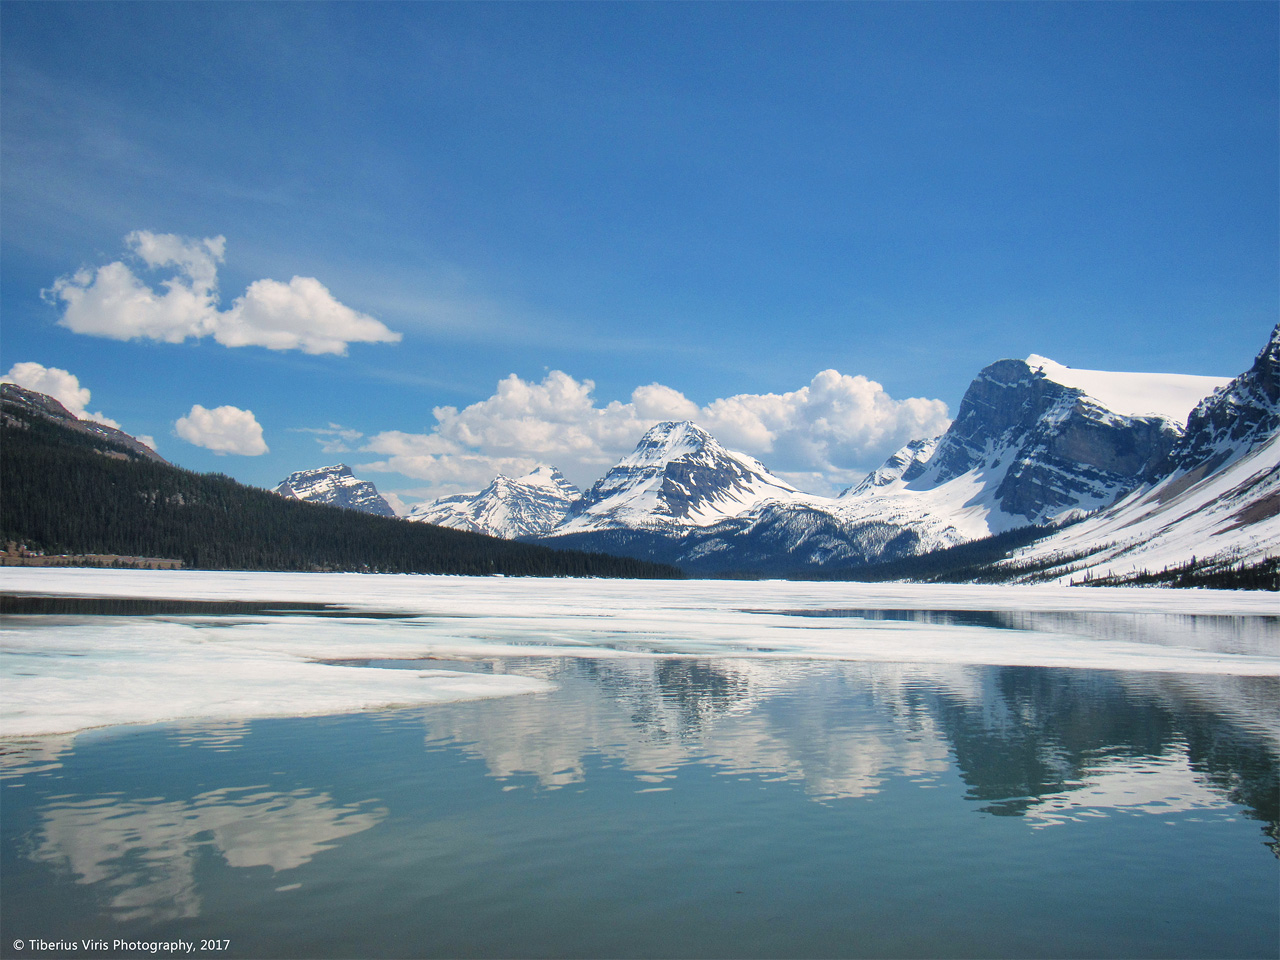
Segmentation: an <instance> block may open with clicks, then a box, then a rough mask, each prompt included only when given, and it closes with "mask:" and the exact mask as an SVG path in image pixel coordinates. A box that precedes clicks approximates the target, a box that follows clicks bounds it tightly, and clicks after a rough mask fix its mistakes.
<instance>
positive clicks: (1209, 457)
mask: <svg viewBox="0 0 1280 960" xmlns="http://www.w3.org/2000/svg"><path fill="white" fill-rule="evenodd" d="M1277 433H1280V324H1277V326H1276V328H1275V329H1274V330H1272V331H1271V339H1270V340H1269V341H1268V343H1267V345H1266V346H1265V347H1263V348H1262V352H1261V353H1259V354H1258V356H1257V358H1256V359H1255V360H1254V361H1253V366H1252V367H1250V368H1249V369H1248V370H1247V371H1245V372H1244V373H1242V374H1241V375H1240V376H1238V377H1236V378H1235V379H1234V380H1232V381H1231V383H1230V384H1228V385H1227V386H1226V387H1225V388H1224V389H1222V390H1219V391H1217V392H1215V393H1214V394H1213V395H1212V396H1208V397H1205V398H1204V399H1203V400H1202V401H1200V403H1199V405H1198V406H1197V407H1196V408H1195V409H1194V410H1192V411H1191V416H1190V417H1189V418H1188V419H1187V429H1186V436H1184V437H1183V439H1182V441H1181V442H1180V443H1179V444H1178V445H1177V447H1176V448H1175V449H1174V450H1173V451H1172V452H1171V455H1170V456H1169V457H1168V458H1167V459H1165V460H1164V461H1162V462H1161V463H1160V464H1158V465H1157V466H1156V468H1155V469H1154V470H1152V471H1151V473H1150V475H1149V479H1152V480H1155V479H1158V478H1160V477H1162V476H1165V475H1167V474H1170V473H1173V472H1174V471H1175V470H1191V469H1194V468H1196V467H1201V466H1207V467H1208V469H1214V468H1215V467H1216V466H1217V465H1220V464H1222V463H1224V462H1226V461H1227V460H1228V459H1229V458H1231V457H1232V456H1233V455H1235V454H1237V453H1240V452H1243V451H1244V450H1246V449H1248V448H1250V447H1252V446H1254V445H1256V444H1258V443H1261V442H1263V441H1265V440H1267V439H1268V438H1270V437H1273V436H1275V435H1276V434H1277Z"/></svg>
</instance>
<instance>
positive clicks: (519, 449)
mask: <svg viewBox="0 0 1280 960" xmlns="http://www.w3.org/2000/svg"><path fill="white" fill-rule="evenodd" d="M594 389H595V384H594V383H592V381H590V380H581V381H579V380H575V379H574V378H573V377H571V376H569V375H568V374H566V373H563V372H561V371H559V370H555V371H552V372H551V373H549V374H547V376H546V377H545V378H543V380H542V382H541V383H535V382H531V381H526V380H522V379H521V378H519V377H517V376H516V375H514V374H512V375H511V376H509V377H507V378H505V379H504V380H502V381H500V382H499V384H498V389H497V391H496V392H495V393H494V394H493V396H491V397H489V398H487V399H485V400H481V401H479V402H478V403H473V404H471V405H470V406H468V407H466V408H464V409H462V410H458V409H457V408H456V407H437V408H436V409H435V410H434V411H433V413H434V415H435V418H436V424H435V426H434V428H433V429H432V430H431V431H430V432H428V433H421V434H411V433H404V432H400V431H387V432H384V433H379V434H377V435H376V436H373V437H371V438H369V440H368V442H367V444H366V445H365V446H364V447H363V448H362V449H364V450H366V451H368V452H371V453H380V454H384V455H386V459H384V460H380V461H377V462H373V463H367V464H362V465H361V469H364V470H383V471H394V472H397V473H402V474H404V475H405V476H409V477H414V478H417V479H421V480H427V481H430V482H432V483H433V484H435V485H436V486H437V488H438V489H439V492H440V493H441V494H443V493H452V492H457V491H460V490H464V489H471V490H473V489H478V488H479V487H482V486H484V485H485V484H486V483H488V481H489V480H491V479H492V478H493V477H494V476H495V475H496V474H498V473H507V474H508V475H514V474H515V473H516V472H525V471H527V470H528V469H531V468H532V466H533V465H535V464H536V463H551V464H554V465H556V466H558V467H560V469H561V470H563V471H564V473H565V475H566V476H567V477H568V478H569V479H570V480H572V481H574V482H575V483H577V484H578V485H579V486H585V485H589V484H590V483H592V482H594V480H596V479H597V478H599V477H600V476H601V475H603V473H604V472H605V471H606V470H607V469H608V468H609V467H610V466H611V465H612V464H613V463H614V462H616V461H617V460H618V459H619V458H620V457H622V456H624V455H625V454H627V453H629V452H630V451H631V449H632V448H633V447H634V446H635V443H636V441H637V440H638V439H639V438H640V436H641V434H643V433H644V431H645V430H647V429H648V428H649V427H651V426H652V425H653V424H654V423H656V422H658V421H660V420H685V419H687V420H693V421H694V422H695V423H698V424H699V425H700V426H702V427H703V428H705V429H706V430H708V431H709V432H710V433H712V434H713V435H714V436H716V437H717V438H718V439H719V440H720V441H721V442H723V443H724V444H725V445H726V446H728V447H730V448H731V449H735V450H740V451H742V452H744V453H748V454H750V455H752V456H755V457H758V458H760V459H762V460H764V461H765V462H766V463H767V464H768V465H769V466H770V468H772V469H773V470H775V471H777V472H778V473H779V475H780V476H783V477H784V478H788V479H791V480H792V482H796V483H797V484H798V485H799V486H801V487H802V489H808V490H811V491H813V492H817V493H835V492H837V491H838V490H839V489H840V488H842V487H844V486H847V485H848V484H849V483H852V482H854V481H856V480H857V479H859V478H860V477H862V476H863V475H864V474H865V473H866V472H867V471H868V470H871V469H874V468H875V467H877V466H879V465H880V463H881V462H883V460H884V459H885V458H886V457H887V456H888V455H889V454H891V453H893V452H894V451H895V450H896V449H898V448H899V447H900V446H902V444H904V443H906V442H907V441H908V440H911V439H915V438H918V437H927V436H935V435H937V434H939V433H941V432H942V431H943V430H945V429H946V427H947V425H948V424H949V422H950V421H949V420H948V418H947V407H946V404H945V403H943V402H942V401H941V400H929V399H925V398H919V397H913V398H910V399H907V400H894V399H893V398H892V397H890V396H889V394H888V393H886V392H885V390H884V388H883V387H882V386H881V385H880V384H878V383H876V382H875V381H873V380H868V379H867V378H866V377H862V376H847V375H845V374H841V373H839V372H838V371H836V370H824V371H822V372H821V373H819V374H817V376H815V377H814V378H813V379H812V381H810V382H809V383H808V384H806V385H805V386H803V387H800V388H799V389H797V390H794V391H791V392H789V393H783V394H772V393H769V394H739V395H737V396H733V397H726V398H723V399H718V400H714V401H712V402H711V403H709V404H707V405H706V406H704V407H699V406H698V405H697V404H696V403H694V402H693V401H691V400H689V399H688V398H687V397H686V396H684V394H682V393H680V392H679V391H678V390H675V389H673V388H671V387H667V386H664V385H663V384H659V383H651V384H648V385H647V386H642V387H637V388H636V389H635V390H634V391H633V392H632V394H631V398H630V401H629V402H627V403H622V402H619V401H613V402H610V403H607V404H605V405H604V406H599V405H598V404H597V403H596V400H595V399H594V397H593V396H592V392H593V390H594Z"/></svg>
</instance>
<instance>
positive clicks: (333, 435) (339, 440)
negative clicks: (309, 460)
mask: <svg viewBox="0 0 1280 960" xmlns="http://www.w3.org/2000/svg"><path fill="white" fill-rule="evenodd" d="M292 432H294V433H310V434H314V435H315V440H316V443H318V444H320V449H321V450H322V451H323V452H325V453H350V452H351V450H352V449H353V448H352V447H351V444H353V443H356V442H357V441H359V440H360V439H362V438H363V437H364V434H363V433H361V432H360V431H359V430H349V429H347V428H346V427H344V426H342V424H340V423H330V424H329V426H327V427H294V428H293V430H292Z"/></svg>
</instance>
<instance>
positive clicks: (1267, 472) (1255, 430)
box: [1010, 326, 1280, 580]
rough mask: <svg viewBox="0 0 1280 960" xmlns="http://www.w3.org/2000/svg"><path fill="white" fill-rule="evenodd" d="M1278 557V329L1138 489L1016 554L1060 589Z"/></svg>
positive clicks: (1199, 409)
mask: <svg viewBox="0 0 1280 960" xmlns="http://www.w3.org/2000/svg"><path fill="white" fill-rule="evenodd" d="M1278 554H1280V326H1277V327H1276V328H1275V330H1273V331H1272V334H1271V339H1270V341H1269V343H1268V344H1267V345H1266V347H1264V348H1263V350H1262V352H1261V353H1260V354H1259V355H1258V357H1257V359H1256V360H1255V361H1254V363H1253V366H1252V367H1251V368H1250V369H1249V370H1248V371H1246V372H1245V373H1243V374H1241V375H1240V376H1238V377H1236V378H1235V379H1234V380H1232V381H1231V382H1230V383H1229V384H1228V385H1226V386H1225V387H1224V388H1221V389H1219V390H1217V391H1216V392H1214V393H1213V394H1212V395H1210V396H1208V397H1206V398H1204V400H1202V401H1201V402H1200V403H1199V404H1198V405H1197V406H1196V407H1195V409H1194V410H1193V411H1192V412H1191V415H1190V417H1189V418H1188V421H1187V427H1186V431H1185V433H1184V435H1183V436H1182V438H1181V439H1180V440H1179V441H1178V443H1177V444H1176V445H1175V446H1174V448H1173V449H1172V450H1171V451H1170V453H1169V454H1168V456H1166V457H1165V458H1164V459H1163V460H1162V461H1160V462H1159V463H1158V464H1156V465H1154V467H1153V469H1152V470H1151V471H1149V473H1148V475H1147V476H1146V478H1145V482H1144V483H1143V484H1142V485H1141V486H1140V487H1138V488H1137V489H1135V490H1134V491H1132V492H1131V493H1129V494H1128V495H1127V496H1125V497H1123V498H1121V499H1120V500H1119V501H1117V502H1116V503H1115V504H1114V505H1112V506H1110V507H1109V508H1107V509H1105V510H1102V511H1100V512H1098V513H1096V514H1094V515H1093V516H1090V517H1088V518H1086V519H1084V520H1082V521H1081V522H1079V523H1077V524H1074V525H1072V526H1070V527H1067V528H1066V529H1064V530H1061V531H1059V532H1057V533H1056V534H1054V535H1053V536H1051V537H1048V538H1046V539H1044V540H1041V541H1039V542H1037V543H1035V544H1033V545H1031V546H1030V547H1027V548H1025V549H1023V550H1021V551H1019V552H1018V553H1017V554H1016V555H1015V556H1014V557H1013V558H1011V560H1010V563H1027V562H1038V563H1049V562H1051V561H1053V560H1054V559H1058V560H1060V561H1061V562H1060V563H1059V565H1058V572H1059V574H1060V576H1061V577H1062V579H1064V580H1069V579H1077V580H1079V579H1081V578H1082V577H1083V576H1084V574H1085V572H1086V571H1087V572H1088V574H1089V575H1091V576H1101V577H1107V576H1122V577H1123V576H1127V575H1131V574H1133V573H1134V572H1137V571H1140V570H1147V571H1151V572H1156V571H1160V570H1164V569H1168V568H1170V567H1175V566H1179V565H1182V564H1186V563H1188V562H1189V561H1191V560H1192V558H1197V559H1198V560H1200V561H1208V562H1209V564H1210V565H1214V564H1217V565H1221V566H1227V565H1230V564H1234V563H1256V562H1258V561H1260V560H1262V559H1264V558H1266V557H1273V556H1276V555H1278Z"/></svg>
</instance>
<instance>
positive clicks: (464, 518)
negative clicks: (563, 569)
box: [405, 466, 582, 540]
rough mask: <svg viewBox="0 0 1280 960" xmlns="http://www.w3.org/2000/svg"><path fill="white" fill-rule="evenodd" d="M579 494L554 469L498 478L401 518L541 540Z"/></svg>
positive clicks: (417, 509)
mask: <svg viewBox="0 0 1280 960" xmlns="http://www.w3.org/2000/svg"><path fill="white" fill-rule="evenodd" d="M581 496H582V493H581V491H580V490H578V488H577V487H575V486H574V485H573V484H572V483H570V482H569V481H568V480H566V479H565V478H564V477H563V476H561V474H560V471H559V470H557V469H556V468H555V467H547V466H542V467H538V468H537V469H536V470H534V471H533V472H532V473H528V474H526V475H525V476H523V477H517V478H515V479H512V478H510V477H503V476H499V477H497V478H495V479H494V480H493V482H492V483H490V484H489V485H488V486H487V487H485V488H484V489H483V490H481V491H480V492H479V493H460V494H455V495H454V496H450V497H441V498H440V499H439V500H433V501H431V502H430V503H424V504H419V505H418V506H416V507H414V508H413V510H412V511H410V513H409V515H408V517H406V518H405V519H407V520H410V521H413V522H416V523H434V524H437V525H438V526H442V527H454V528H455V529H458V530H470V531H471V532H473V533H485V534H488V535H489V536H492V537H504V538H506V539H509V540H514V539H516V538H519V537H541V536H543V535H544V534H546V533H548V532H550V531H551V530H552V528H554V527H555V526H556V525H557V524H559V523H560V522H561V521H563V520H564V518H565V516H566V515H567V514H568V512H569V506H570V504H572V503H573V502H574V501H575V500H577V499H578V498H579V497H581Z"/></svg>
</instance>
